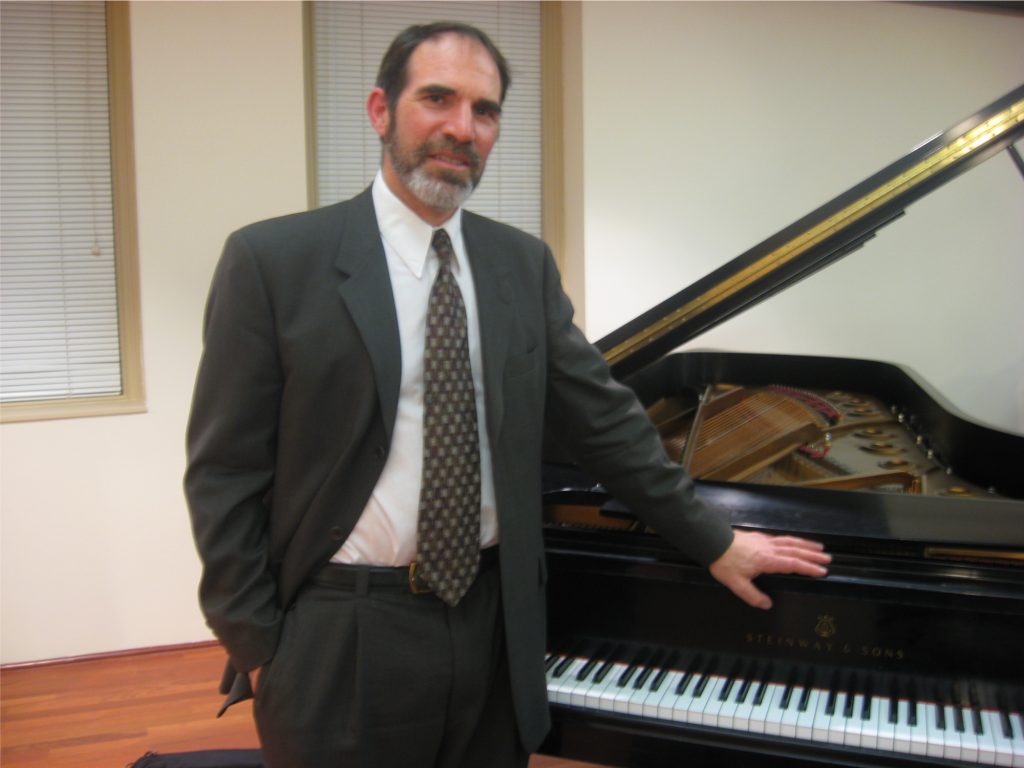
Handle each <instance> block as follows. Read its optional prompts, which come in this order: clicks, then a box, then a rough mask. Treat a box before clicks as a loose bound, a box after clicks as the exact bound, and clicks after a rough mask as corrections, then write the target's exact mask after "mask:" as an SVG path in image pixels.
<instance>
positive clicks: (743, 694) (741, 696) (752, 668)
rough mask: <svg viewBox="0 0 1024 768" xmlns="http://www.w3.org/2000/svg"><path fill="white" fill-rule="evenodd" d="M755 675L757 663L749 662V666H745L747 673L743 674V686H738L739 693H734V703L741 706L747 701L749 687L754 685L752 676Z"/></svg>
mask: <svg viewBox="0 0 1024 768" xmlns="http://www.w3.org/2000/svg"><path fill="white" fill-rule="evenodd" d="M756 674H757V662H756V661H754V660H751V662H750V664H748V665H747V671H746V672H745V673H744V674H743V684H742V685H740V689H739V691H737V692H736V703H737V704H742V703H743V702H745V701H746V700H747V696H748V695H749V694H750V687H751V686H752V685H753V683H754V676H755V675H756Z"/></svg>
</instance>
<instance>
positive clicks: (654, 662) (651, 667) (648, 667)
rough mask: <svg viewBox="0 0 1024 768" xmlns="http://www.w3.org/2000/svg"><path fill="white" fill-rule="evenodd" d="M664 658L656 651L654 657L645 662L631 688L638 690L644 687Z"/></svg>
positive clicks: (661, 653)
mask: <svg viewBox="0 0 1024 768" xmlns="http://www.w3.org/2000/svg"><path fill="white" fill-rule="evenodd" d="M664 657H665V653H664V652H663V651H658V652H657V653H655V654H654V655H652V656H650V659H649V660H645V665H644V669H643V671H641V672H640V674H639V676H637V678H636V682H634V683H633V688H635V689H636V690H638V691H639V690H640V689H641V688H643V687H644V685H646V683H647V681H648V680H650V679H651V675H653V674H654V671H655V670H656V669H659V668H660V667H661V660H662V659H663V658H664Z"/></svg>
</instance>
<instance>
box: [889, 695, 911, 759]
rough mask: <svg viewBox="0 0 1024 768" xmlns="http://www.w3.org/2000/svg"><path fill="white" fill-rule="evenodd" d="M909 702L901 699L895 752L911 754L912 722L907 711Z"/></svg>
mask: <svg viewBox="0 0 1024 768" xmlns="http://www.w3.org/2000/svg"><path fill="white" fill-rule="evenodd" d="M907 705H908V702H907V700H906V699H900V700H899V704H898V705H897V710H896V728H895V731H894V733H893V745H892V748H893V751H895V752H910V721H909V719H908V717H909V714H908V710H907Z"/></svg>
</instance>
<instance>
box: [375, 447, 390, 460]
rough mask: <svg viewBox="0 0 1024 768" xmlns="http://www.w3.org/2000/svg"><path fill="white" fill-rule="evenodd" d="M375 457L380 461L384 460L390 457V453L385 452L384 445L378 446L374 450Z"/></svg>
mask: <svg viewBox="0 0 1024 768" xmlns="http://www.w3.org/2000/svg"><path fill="white" fill-rule="evenodd" d="M373 455H374V456H376V457H377V458H378V459H381V460H383V459H384V457H385V456H387V455H388V452H387V451H385V450H384V446H383V445H378V446H377V447H376V448H374V449H373Z"/></svg>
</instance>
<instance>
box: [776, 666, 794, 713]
mask: <svg viewBox="0 0 1024 768" xmlns="http://www.w3.org/2000/svg"><path fill="white" fill-rule="evenodd" d="M795 687H796V667H793V668H792V669H791V670H789V676H788V677H787V678H786V687H785V688H783V689H782V700H781V701H780V702H779V705H780V706H781V707H782V709H783V711H785V710H787V709H789V702H790V701H791V700H792V698H793V688H795Z"/></svg>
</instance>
